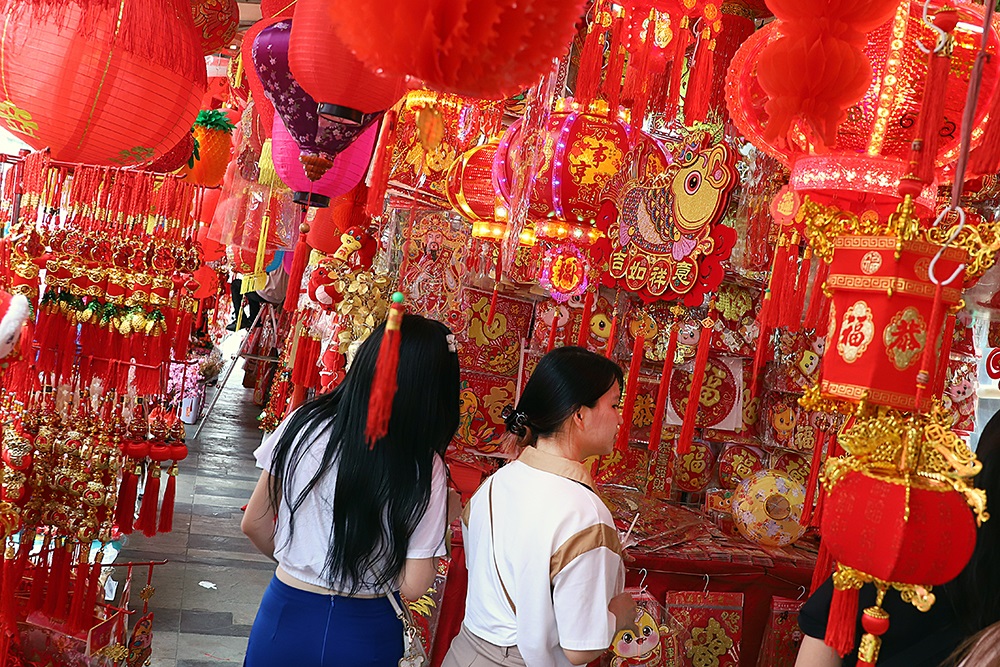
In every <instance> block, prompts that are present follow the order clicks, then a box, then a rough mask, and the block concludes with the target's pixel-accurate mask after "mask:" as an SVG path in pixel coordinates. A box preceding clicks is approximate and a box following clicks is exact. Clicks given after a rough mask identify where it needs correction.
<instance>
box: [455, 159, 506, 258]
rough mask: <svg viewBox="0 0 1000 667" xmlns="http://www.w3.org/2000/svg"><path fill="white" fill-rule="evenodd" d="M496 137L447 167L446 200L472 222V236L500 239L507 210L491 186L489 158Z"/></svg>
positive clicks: (490, 162)
mask: <svg viewBox="0 0 1000 667" xmlns="http://www.w3.org/2000/svg"><path fill="white" fill-rule="evenodd" d="M499 146H500V140H499V139H491V140H489V141H488V142H486V143H485V144H480V145H479V146H476V147H475V148H473V149H471V150H468V151H466V152H465V153H463V154H462V156H461V157H460V158H458V159H457V160H455V162H453V163H452V165H451V167H450V168H449V169H448V177H447V195H448V203H449V204H451V206H452V208H454V209H455V210H456V211H458V212H459V213H460V214H461V215H462V216H463V217H464V218H466V219H467V220H470V221H471V222H472V235H473V236H474V237H476V238H488V239H494V240H500V239H501V238H503V234H504V231H505V230H506V229H507V209H506V207H505V206H504V205H503V204H502V203H500V202H499V201H498V199H497V192H496V189H495V188H494V187H493V160H494V158H495V157H496V154H497V148H498V147H499Z"/></svg>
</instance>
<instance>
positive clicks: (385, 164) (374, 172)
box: [365, 109, 398, 218]
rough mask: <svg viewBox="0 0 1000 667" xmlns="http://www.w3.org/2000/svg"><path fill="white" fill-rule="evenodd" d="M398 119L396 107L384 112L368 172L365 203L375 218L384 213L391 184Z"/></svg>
mask: <svg viewBox="0 0 1000 667" xmlns="http://www.w3.org/2000/svg"><path fill="white" fill-rule="evenodd" d="M397 119H398V116H397V113H396V110H395V109H389V110H388V111H386V112H385V114H383V116H382V127H380V128H379V134H378V142H377V143H376V144H375V153H374V157H373V158H372V168H371V171H370V173H369V174H368V201H367V203H366V204H365V210H366V211H367V213H368V215H370V216H371V217H373V218H374V217H377V216H380V215H382V209H383V208H384V206H385V191H386V188H387V187H388V186H389V171H390V170H391V168H392V156H393V152H394V151H395V148H396V124H397Z"/></svg>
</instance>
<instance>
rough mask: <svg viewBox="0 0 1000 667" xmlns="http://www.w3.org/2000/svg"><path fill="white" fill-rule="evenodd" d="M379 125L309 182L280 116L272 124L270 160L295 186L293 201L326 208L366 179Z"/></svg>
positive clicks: (291, 185)
mask: <svg viewBox="0 0 1000 667" xmlns="http://www.w3.org/2000/svg"><path fill="white" fill-rule="evenodd" d="M377 136H378V126H377V125H372V126H371V127H369V128H368V129H367V130H365V131H364V132H362V133H361V135H360V136H359V137H358V138H357V139H355V140H354V143H352V144H351V145H350V146H348V147H347V148H345V149H344V150H343V151H342V152H341V153H340V154H339V155H337V157H336V158H335V159H334V160H333V166H332V167H330V169H328V170H327V172H326V173H325V174H323V176H322V177H321V178H320V179H319V180H317V181H310V180H309V177H308V176H306V170H305V168H304V167H303V166H302V162H301V161H300V160H299V146H298V144H296V143H295V140H294V139H293V138H292V135H291V134H290V133H289V132H288V129H287V128H286V127H285V124H284V123H283V122H282V121H281V117H280V116H278V115H277V114H275V116H274V124H273V125H272V126H271V159H272V160H273V161H274V170H275V171H276V172H278V178H280V179H281V181H282V182H283V183H284V184H285V185H287V186H288V187H289V188H291V189H292V191H293V195H292V200H293V201H294V202H295V203H297V204H302V205H303V206H315V207H317V208H326V207H327V206H329V205H330V199H332V198H333V197H338V196H340V195H342V194H345V193H347V192H350V191H351V190H352V189H354V187H355V186H356V185H357V184H358V183H360V182H361V179H362V178H364V175H365V172H366V171H367V170H368V164H369V163H370V162H371V159H372V151H373V150H374V149H375V139H376V138H377Z"/></svg>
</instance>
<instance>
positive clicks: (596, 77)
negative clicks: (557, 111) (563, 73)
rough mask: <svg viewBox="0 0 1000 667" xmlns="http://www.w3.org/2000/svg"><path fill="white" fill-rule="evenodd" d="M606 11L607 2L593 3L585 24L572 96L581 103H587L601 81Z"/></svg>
mask: <svg viewBox="0 0 1000 667" xmlns="http://www.w3.org/2000/svg"><path fill="white" fill-rule="evenodd" d="M607 11H608V6H607V3H606V2H604V0H600V1H599V2H597V3H596V4H595V5H594V18H593V20H592V21H591V22H590V24H589V25H588V26H587V38H586V39H585V40H584V41H583V51H581V52H580V66H579V67H578V68H577V74H576V87H575V89H574V98H575V99H576V101H577V102H580V103H581V104H589V103H590V102H591V101H593V99H594V96H595V95H596V94H597V84H598V83H600V81H601V66H602V65H603V64H604V41H605V32H606V31H605V28H604V23H603V15H604V14H605V13H606V12H607Z"/></svg>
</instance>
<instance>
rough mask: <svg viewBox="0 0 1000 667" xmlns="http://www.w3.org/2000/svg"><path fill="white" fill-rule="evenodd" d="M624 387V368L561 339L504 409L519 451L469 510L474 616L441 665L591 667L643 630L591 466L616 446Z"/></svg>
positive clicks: (469, 614)
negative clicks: (630, 633)
mask: <svg viewBox="0 0 1000 667" xmlns="http://www.w3.org/2000/svg"><path fill="white" fill-rule="evenodd" d="M621 389H622V370H621V368H619V367H618V365H617V364H615V363H614V362H612V361H609V360H608V359H606V358H604V357H602V356H600V355H597V354H594V353H592V352H589V351H587V350H585V349H583V348H579V347H563V348H559V349H556V350H553V351H552V352H549V353H548V354H546V355H545V356H544V357H542V359H541V361H539V363H538V367H537V368H536V369H535V371H534V373H532V375H531V378H530V379H529V380H528V382H527V384H526V385H525V387H524V392H523V394H522V395H521V398H520V400H519V401H518V404H517V408H516V409H507V410H505V419H506V423H507V429H508V430H509V431H511V432H512V433H514V434H515V435H516V436H517V438H518V445H519V447H520V455H519V456H518V458H517V460H516V461H513V462H512V463H510V464H508V465H506V466H504V467H503V468H501V469H500V470H499V471H497V472H496V473H494V474H493V476H492V477H490V478H489V479H488V480H487V481H486V482H485V483H484V484H483V485H482V486H481V487H480V488H479V490H478V491H477V492H476V494H475V495H474V496H473V497H472V499H471V500H470V501H469V504H468V505H467V506H466V514H465V516H463V523H464V528H463V541H464V545H465V553H466V562H467V564H468V569H469V589H468V595H467V597H466V603H465V620H464V622H463V623H462V629H461V631H460V632H459V634H458V636H457V637H456V638H455V640H454V642H452V645H451V648H450V650H449V651H448V655H447V656H446V657H445V660H444V663H443V665H444V667H470V666H471V665H476V667H483V666H484V665H527V667H555V666H557V665H558V666H565V665H570V664H573V665H582V664H586V663H588V662H590V661H591V660H594V659H595V658H597V657H599V656H600V655H601V654H602V653H603V652H604V651H605V650H606V649H607V647H608V646H609V645H610V644H611V639H612V637H613V636H614V633H615V632H616V631H617V630H619V629H624V628H626V627H634V620H635V604H634V603H633V601H632V598H631V597H630V596H629V595H628V594H624V593H623V592H622V590H623V587H624V583H625V582H624V579H625V569H624V564H623V562H622V556H621V552H622V547H621V543H620V542H619V539H618V533H617V531H616V530H615V524H614V520H613V519H612V517H611V513H610V512H609V511H608V508H607V507H605V505H604V503H603V502H602V501H601V499H600V497H598V495H597V493H596V491H595V489H594V482H593V480H592V479H591V477H590V473H589V471H588V470H587V468H586V467H585V466H584V465H583V464H582V461H583V460H584V459H586V458H588V457H590V456H595V455H602V454H610V453H611V452H612V450H613V448H614V443H615V438H616V436H617V433H618V429H619V428H620V427H621V424H622V418H621V415H620V414H619V412H618V404H619V402H620V401H621Z"/></svg>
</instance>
